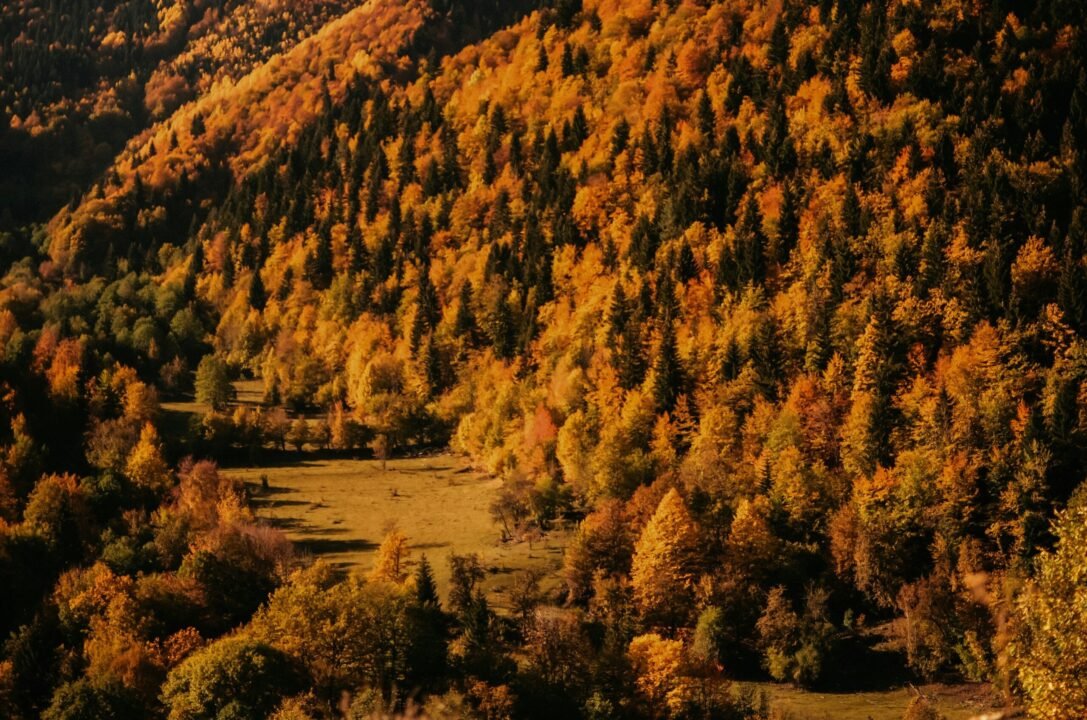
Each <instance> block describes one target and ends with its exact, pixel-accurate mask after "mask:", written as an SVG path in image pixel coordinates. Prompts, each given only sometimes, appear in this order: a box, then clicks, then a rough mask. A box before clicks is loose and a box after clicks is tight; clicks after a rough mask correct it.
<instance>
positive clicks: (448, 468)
mask: <svg viewBox="0 0 1087 720" xmlns="http://www.w3.org/2000/svg"><path fill="white" fill-rule="evenodd" d="M226 472H227V473H228V474H230V475H232V476H234V477H237V478H239V479H241V480H244V481H245V482H246V483H249V485H250V488H251V489H252V491H253V495H254V503H253V504H254V506H255V507H256V510H257V513H258V515H259V517H261V518H263V519H265V520H267V521H268V522H270V523H271V524H273V525H276V526H278V527H280V528H282V529H283V530H284V531H285V532H286V533H287V535H288V537H290V538H291V540H293V541H294V542H295V543H296V544H297V546H298V548H299V549H300V550H301V551H303V552H308V553H312V554H313V555H314V556H319V557H322V558H324V559H326V560H328V561H329V562H332V563H334V564H336V565H338V566H341V567H343V568H345V569H349V570H357V571H362V572H365V571H367V570H369V569H370V567H371V566H372V563H373V559H374V554H375V553H376V551H377V547H378V545H380V544H381V539H382V537H383V536H384V534H385V532H386V530H387V529H388V528H389V527H390V526H391V525H396V526H397V527H399V529H400V530H401V532H403V533H404V534H405V535H407V536H408V540H409V543H410V546H411V551H412V557H411V560H412V561H413V562H414V561H417V560H418V559H419V557H420V555H422V554H423V553H426V555H427V557H428V559H429V560H430V562H431V565H432V566H433V567H434V574H435V577H436V580H437V582H438V587H439V589H440V590H441V591H442V593H443V596H444V593H445V592H446V590H447V587H448V582H449V567H448V562H447V558H448V556H449V554H450V553H458V554H464V553H478V554H479V556H480V558H481V559H482V561H483V564H484V567H486V568H487V569H488V574H487V579H486V581H485V584H484V587H485V588H486V589H487V590H488V592H489V594H490V595H491V597H492V602H493V603H494V604H495V606H496V607H498V608H502V607H503V606H504V605H505V602H504V590H505V588H506V587H507V586H508V585H509V581H510V579H511V577H512V575H513V573H515V572H517V571H519V570H523V569H526V568H538V569H539V570H541V571H543V572H544V573H545V582H544V586H545V587H548V588H552V587H555V586H556V585H557V583H558V579H557V571H558V568H559V567H560V565H561V563H562V547H563V542H564V540H565V538H566V532H564V531H553V532H551V533H549V534H548V535H547V537H545V538H544V539H542V540H540V541H538V542H534V543H532V544H531V546H530V544H529V543H527V542H518V543H502V542H500V538H499V531H498V528H497V527H496V526H495V524H494V523H493V522H492V520H491V517H490V513H489V511H488V507H489V506H490V503H491V500H492V498H493V497H494V494H495V492H496V491H497V490H498V488H499V486H500V484H501V481H500V480H497V479H494V478H489V477H487V476H485V475H483V474H481V473H478V472H475V471H472V470H470V469H469V468H468V466H467V463H466V462H465V461H464V460H463V459H462V458H459V457H457V456H455V455H452V454H443V455H435V456H430V457H422V458H403V459H394V460H390V461H389V462H388V464H387V467H386V468H385V469H384V470H383V469H382V467H381V462H380V461H377V460H340V459H333V460H325V459H301V460H299V461H298V462H295V463H291V464H288V465H280V466H271V467H251V468H241V469H231V470H228V471H226ZM262 475H266V476H267V477H268V481H269V486H270V487H269V490H268V491H267V492H262V491H261V490H260V479H261V476H262Z"/></svg>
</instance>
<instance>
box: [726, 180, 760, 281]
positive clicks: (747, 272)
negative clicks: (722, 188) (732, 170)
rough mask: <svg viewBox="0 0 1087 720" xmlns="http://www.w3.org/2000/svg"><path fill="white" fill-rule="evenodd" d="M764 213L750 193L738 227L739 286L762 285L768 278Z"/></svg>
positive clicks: (737, 263) (736, 261) (736, 257)
mask: <svg viewBox="0 0 1087 720" xmlns="http://www.w3.org/2000/svg"><path fill="white" fill-rule="evenodd" d="M765 246H766V238H765V236H764V235H763V232H762V213H761V212H760V211H759V204H758V202H757V201H756V199H755V194H754V193H748V196H747V203H746V204H745V205H744V212H743V215H742V216H741V217H740V222H739V224H738V225H737V226H736V249H735V251H734V252H735V263H736V279H737V281H738V282H739V284H740V285H741V286H742V285H747V284H748V283H756V284H758V283H760V282H762V280H763V279H764V278H765V277H766V259H765V255H764V248H765Z"/></svg>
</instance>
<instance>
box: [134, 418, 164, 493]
mask: <svg viewBox="0 0 1087 720" xmlns="http://www.w3.org/2000/svg"><path fill="white" fill-rule="evenodd" d="M125 475H127V476H128V479H129V480H131V481H132V483H133V484H134V485H136V486H137V487H141V488H147V489H149V490H154V491H161V490H165V489H166V488H167V487H169V486H170V483H171V481H172V477H171V475H170V468H169V467H168V466H167V465H166V461H165V460H164V459H163V457H162V445H161V443H160V442H159V435H158V432H157V431H156V430H155V426H154V425H152V424H151V423H146V424H144V426H143V430H142V431H141V432H140V441H139V442H138V443H136V447H134V448H132V453H131V454H129V456H128V462H126V463H125Z"/></svg>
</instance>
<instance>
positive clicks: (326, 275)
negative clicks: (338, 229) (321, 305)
mask: <svg viewBox="0 0 1087 720" xmlns="http://www.w3.org/2000/svg"><path fill="white" fill-rule="evenodd" d="M306 279H307V280H308V281H309V283H310V284H311V285H313V287H314V288H315V289H317V290H327V289H328V286H329V285H331V284H332V236H331V233H329V232H328V231H327V230H324V229H322V230H321V231H320V232H318V233H317V241H316V243H314V246H313V249H312V250H311V251H310V253H309V254H308V255H306Z"/></svg>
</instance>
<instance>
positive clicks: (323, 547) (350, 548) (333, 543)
mask: <svg viewBox="0 0 1087 720" xmlns="http://www.w3.org/2000/svg"><path fill="white" fill-rule="evenodd" d="M294 544H295V547H297V548H299V549H300V550H302V551H304V552H308V553H311V554H313V555H328V554H332V553H350V552H365V551H368V550H376V549H377V543H373V542H370V541H369V540H361V539H353V538H340V539H334V538H322V537H318V538H299V539H297V540H295V541H294Z"/></svg>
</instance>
